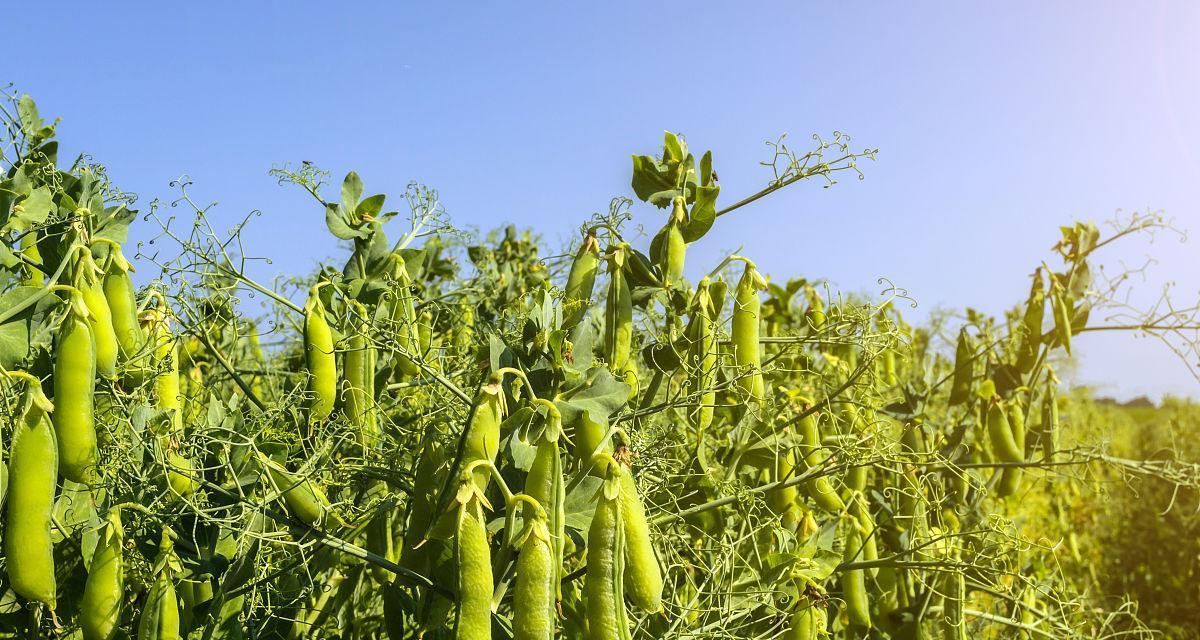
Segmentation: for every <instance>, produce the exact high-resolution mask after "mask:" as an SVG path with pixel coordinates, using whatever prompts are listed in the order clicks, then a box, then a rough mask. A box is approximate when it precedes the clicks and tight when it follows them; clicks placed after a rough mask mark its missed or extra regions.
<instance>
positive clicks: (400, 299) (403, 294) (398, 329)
mask: <svg viewBox="0 0 1200 640" xmlns="http://www.w3.org/2000/svg"><path fill="white" fill-rule="evenodd" d="M388 261H389V264H390V271H389V273H390V275H391V277H392V280H393V288H394V290H393V291H392V298H391V301H390V303H389V304H390V305H391V328H392V331H393V333H394V336H393V337H394V339H395V343H396V348H394V349H392V350H391V356H392V358H393V360H394V362H395V365H396V367H397V368H398V369H399V370H400V372H401V373H403V374H404V375H407V376H415V375H418V374H420V373H421V367H420V366H418V365H417V362H416V360H415V359H414V358H415V357H416V356H417V351H418V350H419V349H420V338H419V336H418V329H417V308H416V303H415V297H414V296H413V293H412V286H413V282H412V278H411V277H410V276H409V275H408V265H407V264H405V262H404V258H403V257H402V256H401V255H400V253H399V252H395V251H393V252H392V253H391V254H389V255H388Z"/></svg>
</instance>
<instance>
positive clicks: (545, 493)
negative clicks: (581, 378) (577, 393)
mask: <svg viewBox="0 0 1200 640" xmlns="http://www.w3.org/2000/svg"><path fill="white" fill-rule="evenodd" d="M538 402H539V403H541V404H543V405H544V406H545V407H546V414H547V415H546V426H545V428H544V429H543V430H542V436H541V438H540V439H539V440H538V443H537V451H536V453H535V455H534V458H533V464H532V465H530V467H529V476H528V478H527V479H526V480H525V493H526V494H528V495H529V497H531V498H533V499H534V500H535V501H537V503H538V504H540V505H541V506H542V508H543V509H545V511H546V518H547V520H546V526H547V527H548V531H549V534H550V539H551V541H552V543H553V552H554V558H553V559H554V566H555V567H557V568H556V569H555V573H556V576H557V577H556V579H555V581H554V584H555V597H556V599H561V595H560V586H559V585H560V582H559V580H560V579H561V578H562V576H561V575H557V574H558V573H560V572H561V570H562V566H563V553H564V546H565V544H566V540H567V534H566V520H567V516H566V502H567V498H566V482H565V479H564V478H563V469H562V458H561V457H560V455H559V439H560V436H561V433H562V416H561V414H559V411H558V408H557V407H555V406H554V404H553V403H551V402H546V401H538Z"/></svg>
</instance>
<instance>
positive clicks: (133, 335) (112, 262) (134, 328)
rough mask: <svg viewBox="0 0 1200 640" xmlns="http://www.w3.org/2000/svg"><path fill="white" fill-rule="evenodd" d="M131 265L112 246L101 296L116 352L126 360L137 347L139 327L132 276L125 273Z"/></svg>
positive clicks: (105, 266) (140, 333) (130, 268)
mask: <svg viewBox="0 0 1200 640" xmlns="http://www.w3.org/2000/svg"><path fill="white" fill-rule="evenodd" d="M130 271H133V267H132V266H131V265H130V264H129V261H128V260H126V259H125V256H124V255H122V254H121V248H120V247H119V246H115V245H114V246H112V248H111V249H110V250H109V254H108V259H107V260H106V261H105V263H104V280H103V282H102V288H103V289H104V299H105V301H106V302H108V308H109V311H110V312H111V314H112V325H113V332H114V333H115V334H116V338H117V346H118V348H119V353H120V355H121V356H122V357H123V358H124V359H125V360H129V359H131V358H133V356H134V355H135V354H136V353H137V352H138V350H139V349H141V346H142V339H143V336H142V330H141V327H139V326H138V319H137V300H136V298H135V297H134V289H133V279H132V278H130V277H129V272H130Z"/></svg>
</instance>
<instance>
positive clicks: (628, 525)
mask: <svg viewBox="0 0 1200 640" xmlns="http://www.w3.org/2000/svg"><path fill="white" fill-rule="evenodd" d="M618 453H620V452H618ZM627 458H628V456H627V455H618V459H620V460H624V459H627ZM617 467H618V469H617V473H618V477H619V479H620V483H621V495H620V503H621V526H622V527H623V528H624V534H623V538H624V540H625V572H624V573H625V577H624V580H625V593H626V595H628V596H629V601H630V602H632V603H633V606H635V607H637V608H638V609H640V610H642V611H647V612H656V611H660V610H661V609H662V591H663V578H662V568H661V567H659V564H658V554H657V553H656V552H655V551H654V543H653V541H652V540H651V539H650V524H649V523H648V522H647V521H646V509H645V507H644V506H643V505H642V498H641V496H640V495H639V494H638V488H637V482H636V481H635V480H634V479H633V474H632V473H631V472H630V469H629V466H628V464H625V463H620V464H618V465H617Z"/></svg>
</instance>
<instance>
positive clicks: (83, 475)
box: [53, 293, 98, 484]
mask: <svg viewBox="0 0 1200 640" xmlns="http://www.w3.org/2000/svg"><path fill="white" fill-rule="evenodd" d="M86 314H87V309H86V307H84V304H83V298H82V297H81V296H80V295H79V294H78V293H72V294H71V302H70V309H69V310H68V312H67V317H66V318H65V319H64V320H63V323H62V326H61V327H60V328H59V332H58V340H57V342H58V344H57V346H56V348H55V358H54V405H55V407H56V411H55V412H54V414H53V422H54V432H55V436H56V438H57V440H58V458H59V472H60V473H62V476H63V477H64V478H66V479H68V480H71V481H74V482H80V483H85V484H86V483H90V482H91V481H92V479H93V477H94V475H95V472H96V458H97V455H98V454H97V451H96V417H95V406H94V404H93V401H92V398H93V396H94V394H95V386H96V345H95V343H94V342H93V341H92V329H91V327H90V326H89V325H88V322H87V320H86Z"/></svg>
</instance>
